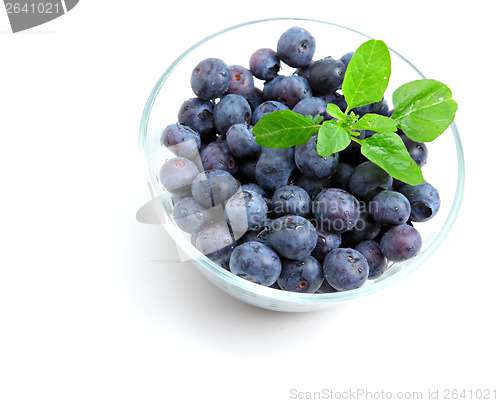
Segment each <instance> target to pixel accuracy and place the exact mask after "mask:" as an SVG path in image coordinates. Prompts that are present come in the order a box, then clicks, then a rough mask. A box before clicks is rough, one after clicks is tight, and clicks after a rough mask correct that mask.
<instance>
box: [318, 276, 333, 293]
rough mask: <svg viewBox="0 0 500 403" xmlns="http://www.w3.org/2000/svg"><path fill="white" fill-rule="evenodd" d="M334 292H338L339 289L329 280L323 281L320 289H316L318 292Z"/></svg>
mask: <svg viewBox="0 0 500 403" xmlns="http://www.w3.org/2000/svg"><path fill="white" fill-rule="evenodd" d="M323 278H324V275H323ZM332 292H338V291H337V290H336V289H335V288H333V287H332V286H331V285H330V284H328V281H323V283H322V284H321V287H319V288H318V290H317V291H316V294H330V293H332Z"/></svg>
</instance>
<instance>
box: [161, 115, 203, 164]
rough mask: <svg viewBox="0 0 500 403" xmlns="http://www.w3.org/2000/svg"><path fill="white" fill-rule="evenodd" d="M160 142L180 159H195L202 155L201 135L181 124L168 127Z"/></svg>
mask: <svg viewBox="0 0 500 403" xmlns="http://www.w3.org/2000/svg"><path fill="white" fill-rule="evenodd" d="M160 141H161V144H163V145H164V146H165V147H167V148H168V149H169V150H170V151H172V152H173V153H174V154H175V155H177V156H179V157H184V158H187V159H193V158H195V157H197V156H198V155H199V154H200V152H199V150H200V147H201V139H200V135H199V134H198V133H196V132H195V131H194V130H192V129H191V128H190V127H187V126H183V125H181V124H179V123H174V124H171V125H168V126H167V127H166V128H165V129H164V130H163V132H162V133H161V137H160Z"/></svg>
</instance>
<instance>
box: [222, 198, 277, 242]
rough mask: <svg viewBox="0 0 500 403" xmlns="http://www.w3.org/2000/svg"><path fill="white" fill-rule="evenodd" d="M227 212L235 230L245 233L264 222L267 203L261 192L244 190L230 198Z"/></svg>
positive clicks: (228, 219) (226, 208) (226, 207)
mask: <svg viewBox="0 0 500 403" xmlns="http://www.w3.org/2000/svg"><path fill="white" fill-rule="evenodd" d="M225 212H226V217H227V221H228V222H229V224H230V225H231V228H232V229H233V231H234V232H235V233H238V234H243V233H245V232H247V231H248V230H252V229H256V228H259V227H260V226H261V225H263V224H264V222H265V220H266V218H267V204H266V201H265V200H264V198H263V197H262V196H261V195H260V194H258V193H255V192H252V191H247V190H242V191H240V192H237V193H235V194H234V195H233V196H231V197H230V198H229V200H228V201H227V203H226V206H225Z"/></svg>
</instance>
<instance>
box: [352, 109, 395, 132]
mask: <svg viewBox="0 0 500 403" xmlns="http://www.w3.org/2000/svg"><path fill="white" fill-rule="evenodd" d="M352 129H354V130H373V131H374V132H386V131H389V132H395V131H396V130H397V129H398V127H397V126H396V122H395V121H394V120H393V119H391V118H388V117H385V116H382V115H376V114H373V113H367V114H366V115H364V116H363V117H362V118H361V119H359V120H358V121H357V122H356V123H354V125H352Z"/></svg>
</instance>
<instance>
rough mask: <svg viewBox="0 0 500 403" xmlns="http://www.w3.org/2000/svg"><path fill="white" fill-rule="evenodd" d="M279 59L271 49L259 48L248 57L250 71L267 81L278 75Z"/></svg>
mask: <svg viewBox="0 0 500 403" xmlns="http://www.w3.org/2000/svg"><path fill="white" fill-rule="evenodd" d="M280 68H281V65H280V59H279V57H278V55H277V54H276V52H275V51H274V50H272V49H267V48H264V49H259V50H257V51H255V52H254V53H253V54H252V56H251V57H250V71H251V72H252V74H253V75H254V76H255V77H257V78H260V79H261V80H265V81H269V80H271V79H273V78H274V77H276V76H277V75H278V71H279V70H280Z"/></svg>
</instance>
